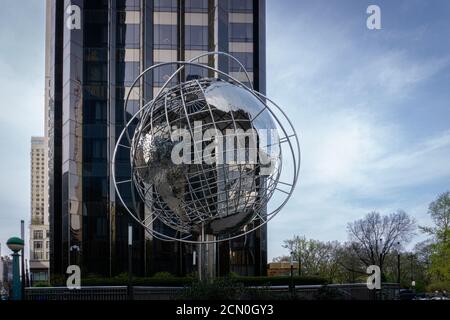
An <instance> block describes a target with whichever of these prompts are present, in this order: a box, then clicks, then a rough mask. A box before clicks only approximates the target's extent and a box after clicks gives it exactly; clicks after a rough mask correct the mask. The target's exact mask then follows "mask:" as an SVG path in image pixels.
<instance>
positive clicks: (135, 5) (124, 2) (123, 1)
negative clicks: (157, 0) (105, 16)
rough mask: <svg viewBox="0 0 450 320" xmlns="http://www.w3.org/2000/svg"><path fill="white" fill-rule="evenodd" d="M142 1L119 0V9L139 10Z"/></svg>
mask: <svg viewBox="0 0 450 320" xmlns="http://www.w3.org/2000/svg"><path fill="white" fill-rule="evenodd" d="M140 5H141V0H117V9H128V10H129V9H133V10H136V9H139V8H140Z"/></svg>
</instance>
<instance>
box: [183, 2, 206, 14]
mask: <svg viewBox="0 0 450 320" xmlns="http://www.w3.org/2000/svg"><path fill="white" fill-rule="evenodd" d="M185 10H186V12H208V0H185Z"/></svg>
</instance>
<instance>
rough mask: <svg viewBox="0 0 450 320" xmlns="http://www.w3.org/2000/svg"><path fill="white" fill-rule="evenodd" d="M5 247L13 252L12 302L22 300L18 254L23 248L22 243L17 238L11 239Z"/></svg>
mask: <svg viewBox="0 0 450 320" xmlns="http://www.w3.org/2000/svg"><path fill="white" fill-rule="evenodd" d="M6 245H7V246H8V248H9V249H10V250H11V251H12V252H13V254H12V257H13V300H21V299H22V284H21V281H20V267H19V263H20V262H19V257H20V254H19V252H20V251H21V250H22V249H23V247H24V241H23V240H22V239H20V238H18V237H12V238H10V239H9V240H8V241H7V242H6Z"/></svg>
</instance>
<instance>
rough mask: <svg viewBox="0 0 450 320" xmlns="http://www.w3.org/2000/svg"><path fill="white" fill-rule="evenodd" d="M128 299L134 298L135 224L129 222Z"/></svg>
mask: <svg viewBox="0 0 450 320" xmlns="http://www.w3.org/2000/svg"><path fill="white" fill-rule="evenodd" d="M128 299H129V300H133V226H132V225H131V223H129V224H128Z"/></svg>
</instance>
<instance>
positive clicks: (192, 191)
mask: <svg viewBox="0 0 450 320" xmlns="http://www.w3.org/2000/svg"><path fill="white" fill-rule="evenodd" d="M212 54H214V55H225V56H227V57H230V58H231V59H234V60H235V61H237V63H238V64H239V65H240V66H241V68H242V69H243V71H244V73H245V74H246V77H247V80H248V81H249V83H250V84H251V79H250V77H249V75H248V73H247V71H246V70H245V68H244V67H243V66H242V64H241V63H240V62H239V61H238V60H237V59H236V58H234V57H232V56H231V55H229V54H227V53H221V52H209V53H206V54H203V55H200V56H198V57H195V58H194V59H192V60H191V61H175V62H167V63H160V64H157V65H153V66H151V67H150V68H148V69H146V70H145V71H144V72H142V73H141V74H140V75H139V76H138V77H137V78H136V80H135V82H134V83H133V85H132V87H131V90H130V91H129V93H128V95H127V97H126V100H125V107H124V108H125V110H127V106H128V101H129V99H130V94H131V91H132V90H133V88H134V87H135V86H136V84H137V83H138V82H139V80H140V79H141V78H142V77H143V76H144V75H145V74H147V73H148V72H152V71H154V70H155V69H156V68H159V67H164V66H167V65H175V66H180V67H179V68H178V69H177V70H176V71H175V72H174V73H173V74H172V75H171V76H170V77H169V79H167V81H166V82H165V83H164V85H163V86H162V88H161V89H160V90H159V92H158V93H157V95H156V96H155V98H154V99H153V100H152V101H150V102H149V103H146V104H144V106H142V108H140V109H139V110H138V111H137V112H136V113H135V114H134V115H133V116H132V117H131V119H130V120H129V121H128V122H127V123H126V125H125V128H124V129H123V130H122V132H121V134H120V136H119V138H118V140H117V144H116V147H115V149H114V154H113V159H112V177H113V181H114V186H115V189H116V192H117V196H118V197H119V200H120V201H121V203H122V205H123V206H124V208H125V210H126V211H127V212H128V213H129V214H130V215H131V216H132V217H133V218H134V219H135V220H136V221H137V222H138V223H139V224H141V225H142V226H143V227H144V228H145V229H146V231H147V232H148V233H149V234H151V235H152V236H154V237H155V238H158V239H160V240H165V241H181V242H186V243H194V244H195V243H216V242H220V241H226V240H231V239H235V238H238V237H241V236H244V235H246V234H248V233H250V232H252V231H255V230H256V229H258V228H260V227H261V226H263V225H264V224H266V223H267V222H268V221H270V220H271V219H272V218H273V217H274V216H275V215H276V214H277V213H278V212H279V211H280V210H281V209H282V208H283V206H284V205H285V204H286V203H287V201H288V200H289V198H290V197H291V195H292V192H293V189H294V187H295V185H296V183H297V180H298V175H299V170H300V145H299V141H298V137H297V134H296V132H295V129H294V127H293V125H292V123H291V122H290V120H289V119H288V118H287V116H286V114H285V113H284V112H283V110H282V109H281V108H280V107H279V106H278V105H276V104H275V103H274V102H273V101H272V100H270V99H269V98H267V97H266V96H264V95H263V94H261V93H259V92H257V91H254V90H253V89H252V88H249V87H247V86H246V85H245V84H243V83H242V82H241V81H239V80H237V79H236V78H234V77H232V76H231V75H228V74H227V73H225V72H222V71H220V70H218V69H215V68H212V67H210V66H207V65H203V64H200V63H195V62H193V61H195V60H198V59H199V58H201V57H202V56H205V55H212ZM186 66H195V67H199V68H204V69H206V70H210V71H212V72H214V73H215V74H217V75H220V76H222V77H225V78H226V79H228V81H224V80H219V79H217V78H218V77H216V78H202V79H194V80H191V81H185V82H182V83H179V84H176V85H175V86H173V87H171V88H167V87H168V84H169V83H170V82H171V80H172V79H173V78H174V77H175V76H177V75H178V74H179V73H180V72H181V71H182V70H184V68H185V67H186ZM163 93H164V95H163ZM236 96H239V97H240V98H241V99H244V100H245V99H246V100H245V101H246V102H247V106H244V107H243V106H240V109H239V108H237V110H235V109H236V108H234V109H233V110H231V111H230V110H228V109H227V110H224V109H225V107H224V106H228V105H233V103H231V102H230V101H232V102H236V101H237V103H235V105H236V104H238V105H239V104H240V103H241V101H240V100H236ZM211 102H213V103H211ZM169 104H170V105H169ZM243 105H245V103H243ZM248 105H251V106H248ZM254 106H258V108H259V109H258V108H256V109H255V108H254V109H255V110H252V109H251V107H254ZM271 106H272V107H271ZM252 112H253V114H252ZM261 115H263V116H261ZM236 117H239V119H236ZM258 117H260V119H258V121H259V122H261V124H260V125H259V126H260V127H264V126H267V124H268V123H269V124H270V125H269V126H272V123H273V124H275V127H276V129H277V130H279V131H280V132H281V133H282V137H281V138H280V139H279V140H278V141H276V142H277V143H276V145H278V147H279V156H278V157H277V158H276V159H277V161H278V162H277V163H276V164H277V166H276V170H275V172H273V173H271V174H270V175H261V174H260V172H261V171H262V170H261V168H262V166H261V163H260V162H257V163H256V164H254V165H253V166H251V165H249V164H243V165H242V164H239V165H238V164H235V163H232V164H222V165H221V166H219V165H217V166H211V165H210V166H209V167H207V169H206V170H205V168H204V165H203V164H196V165H192V164H189V165H178V166H175V165H173V164H170V163H169V161H166V160H168V158H167V155H168V154H167V152H168V151H170V150H172V149H173V147H174V144H173V137H172V136H170V128H171V124H174V123H180V124H181V125H184V126H185V127H189V130H188V131H189V132H190V134H191V135H192V137H193V129H192V122H194V121H195V120H197V119H200V118H201V119H202V120H205V119H207V121H206V124H203V123H202V125H201V128H202V129H212V128H215V130H216V132H222V131H224V128H226V126H229V124H232V125H233V126H234V128H235V129H238V130H240V129H242V130H244V129H247V128H250V127H251V128H254V127H257V126H258V123H257V122H258V121H257V118H258ZM164 118H166V119H164ZM219 118H220V121H218V120H219ZM261 118H264V120H265V122H264V121H261ZM170 119H172V120H170ZM137 120H138V121H137ZM193 120H194V121H193ZM164 121H166V123H165V122H164ZM271 121H272V122H271ZM282 121H284V122H285V124H283V123H282ZM135 122H138V123H135ZM228 123H229V124H228ZM135 125H136V128H134V129H133V127H134V126H135ZM219 125H220V126H222V127H221V128H220V129H218V128H217V127H218V126H219ZM155 127H157V128H158V129H157V130H156V129H155ZM165 127H168V128H169V135H166V133H165V131H163V130H165V129H167V128H165ZM238 127H239V128H238ZM129 131H132V133H133V139H131V137H130V136H129V134H130V132H129ZM162 132H164V133H162ZM125 137H126V139H127V142H125V143H124V142H123V141H122V140H123V139H124V138H125ZM261 137H262V136H258V140H257V141H258V142H259V141H260V140H259V139H261ZM193 140H194V144H195V143H196V139H195V138H194V139H193ZM197 140H198V139H197ZM261 141H262V139H261ZM197 142H198V141H197ZM202 142H203V140H202ZM282 144H286V145H287V150H288V151H289V153H288V154H287V155H288V157H287V158H288V159H289V161H290V162H289V166H288V170H292V171H293V172H292V174H291V175H290V179H289V181H280V177H281V173H282V170H283V158H282ZM265 147H266V148H267V149H269V148H270V149H271V146H270V145H266V146H265ZM119 148H126V149H128V150H129V156H130V168H131V170H130V176H129V179H123V180H121V181H117V179H116V157H117V153H118V150H119ZM273 148H275V147H273ZM194 149H195V148H194ZM247 149H248V150H250V148H247ZM275 149H276V148H275ZM233 152H234V150H233ZM137 155H139V157H137ZM164 156H166V158H164ZM216 156H217V154H216ZM258 159H259V158H258ZM164 161H165V162H164ZM285 161H287V160H285ZM285 167H286V165H285ZM237 169H239V170H237ZM237 172H238V173H237ZM230 176H232V177H231V178H230ZM167 181H169V182H167ZM210 181H212V183H210ZM250 181H251V183H250ZM166 182H167V183H166ZM227 183H228V184H227ZM128 184H129V187H130V190H131V193H132V194H133V192H134V188H136V190H137V191H138V194H139V197H140V199H141V200H142V202H143V203H144V204H145V205H146V207H147V209H150V210H151V211H152V212H151V215H148V216H147V217H145V215H144V216H143V217H140V216H139V214H138V212H137V210H136V207H135V208H134V210H133V208H130V206H129V205H127V203H126V201H124V197H123V196H122V193H121V191H120V190H119V189H120V188H119V186H123V185H128ZM249 186H250V187H249ZM255 190H258V192H255ZM277 192H278V193H277ZM275 194H277V196H276V197H279V196H278V195H280V196H283V197H284V198H283V197H280V198H279V204H278V205H276V206H275V208H274V209H272V210H270V212H269V213H267V212H265V211H266V209H267V206H268V204H269V201H270V200H271V199H272V198H273V196H274V195H275ZM133 197H134V195H133ZM230 197H233V199H234V201H235V203H237V205H235V204H234V205H232V204H231V202H230ZM241 198H245V199H247V202H245V204H244V203H240V199H241ZM230 211H232V212H230ZM235 211H236V212H235ZM246 215H247V216H246ZM236 217H238V218H236ZM156 220H159V221H161V222H162V223H163V224H164V225H166V226H168V227H169V228H170V230H172V231H173V232H171V234H168V233H167V232H164V231H157V230H155V229H154V228H153V222H155V221H156ZM223 220H228V224H230V225H231V227H229V228H228V227H227V225H226V223H223ZM230 221H231V223H230ZM236 221H237V222H236ZM233 223H235V224H236V226H235V225H233ZM205 225H207V227H208V228H209V229H208V230H210V232H211V233H212V234H214V235H215V236H217V239H214V240H205V239H204V238H200V240H193V238H195V236H196V235H198V234H199V233H200V226H201V228H202V229H203V228H204V226H205ZM235 227H236V228H235ZM177 232H178V235H177Z"/></svg>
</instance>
